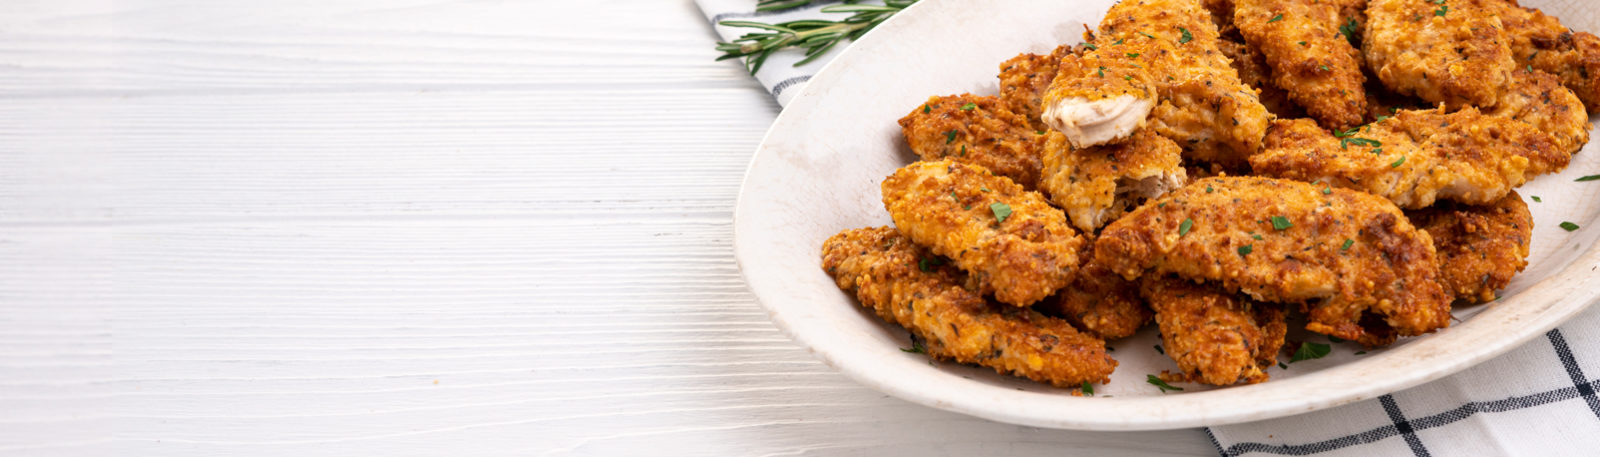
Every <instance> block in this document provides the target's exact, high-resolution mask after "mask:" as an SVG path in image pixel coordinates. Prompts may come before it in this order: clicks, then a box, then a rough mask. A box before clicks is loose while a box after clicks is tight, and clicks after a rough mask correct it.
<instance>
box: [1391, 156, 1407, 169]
mask: <svg viewBox="0 0 1600 457" xmlns="http://www.w3.org/2000/svg"><path fill="white" fill-rule="evenodd" d="M1403 163H1406V156H1400V160H1396V161H1394V163H1391V164H1389V168H1400V164H1403Z"/></svg>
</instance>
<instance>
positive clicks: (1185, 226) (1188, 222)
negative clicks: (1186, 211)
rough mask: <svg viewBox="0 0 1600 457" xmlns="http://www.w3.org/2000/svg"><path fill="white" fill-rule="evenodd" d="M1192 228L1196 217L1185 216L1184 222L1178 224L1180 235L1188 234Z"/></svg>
mask: <svg viewBox="0 0 1600 457" xmlns="http://www.w3.org/2000/svg"><path fill="white" fill-rule="evenodd" d="M1192 228H1194V219H1188V218H1185V219H1184V220H1183V223H1182V224H1178V236H1184V235H1188V234H1189V229H1192Z"/></svg>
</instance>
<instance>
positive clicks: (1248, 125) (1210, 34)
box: [1058, 0, 1272, 165]
mask: <svg viewBox="0 0 1600 457" xmlns="http://www.w3.org/2000/svg"><path fill="white" fill-rule="evenodd" d="M1184 31H1188V34H1189V38H1188V39H1187V41H1185V39H1184V36H1183V32H1184ZM1146 35H1148V36H1154V37H1156V38H1154V39H1151V38H1149V37H1148V36H1146ZM1099 39H1100V40H1101V41H1105V40H1108V39H1109V40H1111V41H1112V42H1115V41H1116V40H1124V42H1125V44H1124V45H1122V46H1127V45H1128V44H1130V43H1146V42H1154V43H1157V44H1159V45H1161V46H1164V47H1170V48H1171V49H1172V50H1171V51H1166V50H1165V49H1162V53H1160V54H1157V55H1156V56H1155V58H1153V59H1150V61H1149V65H1148V68H1147V70H1146V73H1147V74H1148V75H1149V76H1150V77H1151V79H1153V80H1154V81H1155V84H1156V88H1157V91H1158V93H1159V99H1160V100H1159V101H1160V103H1159V104H1157V105H1156V107H1155V109H1154V110H1152V111H1151V114H1150V126H1151V128H1154V129H1155V130H1156V132H1157V133H1160V134H1162V135H1163V136H1166V137H1167V138H1171V139H1172V140H1173V141H1176V142H1177V143H1178V144H1179V145H1180V146H1182V147H1183V148H1184V152H1185V153H1186V154H1187V156H1188V157H1191V158H1194V159H1198V160H1203V161H1208V162H1222V163H1224V164H1229V165H1242V164H1243V163H1244V160H1245V158H1247V157H1249V156H1250V155H1251V154H1254V153H1255V152H1256V147H1257V146H1258V145H1259V144H1260V143H1261V137H1262V136H1263V135H1265V134H1266V129H1267V122H1268V121H1270V120H1271V119H1272V114H1271V113H1268V112H1267V109H1266V107H1265V106H1263V105H1262V104H1261V100H1260V99H1259V98H1258V96H1257V94H1256V91H1255V89H1254V88H1252V87H1250V86H1248V85H1246V84H1245V83H1244V82H1243V81H1241V80H1240V79H1239V73H1238V71H1236V70H1234V69H1233V66H1232V62H1231V61H1230V60H1229V59H1228V57H1227V56H1226V55H1225V54H1223V52H1222V50H1221V48H1220V46H1221V43H1220V41H1219V40H1220V34H1219V32H1218V30H1217V26H1216V24H1214V23H1213V22H1212V20H1211V13H1210V12H1208V11H1207V10H1206V9H1205V8H1203V7H1202V6H1201V3H1200V1H1199V0H1126V1H1123V2H1121V3H1118V4H1116V5H1115V6H1112V7H1111V10H1110V11H1108V12H1107V13H1106V18H1105V21H1104V22H1102V23H1101V24H1100V34H1099ZM1120 48H1121V46H1110V47H1107V46H1101V48H1100V50H1101V51H1102V52H1104V51H1107V50H1110V51H1112V52H1123V51H1122V50H1121V49H1120ZM1058 79H1059V78H1058Z"/></svg>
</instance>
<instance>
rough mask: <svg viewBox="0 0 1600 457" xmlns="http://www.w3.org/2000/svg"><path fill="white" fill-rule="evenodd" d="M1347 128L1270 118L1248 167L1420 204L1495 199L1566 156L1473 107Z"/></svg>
mask: <svg viewBox="0 0 1600 457" xmlns="http://www.w3.org/2000/svg"><path fill="white" fill-rule="evenodd" d="M1346 133H1347V134H1348V136H1346V137H1344V138H1338V137H1335V136H1334V135H1333V134H1330V133H1328V132H1327V131H1325V130H1322V129H1321V128H1319V127H1317V124H1316V123H1314V122H1311V121H1309V120H1306V119H1295V120H1288V121H1285V120H1279V121H1275V122H1274V123H1273V127H1272V130H1271V131H1269V132H1268V133H1267V138H1266V139H1264V140H1263V141H1262V152H1261V153H1260V154H1257V155H1256V156H1254V157H1251V158H1250V165H1251V168H1252V169H1254V170H1255V172H1256V173H1257V174H1260V175H1262V176H1271V177H1277V178H1285V179H1293V180H1296V181H1304V182H1316V183H1322V184H1321V185H1328V184H1331V185H1332V186H1334V187H1341V188H1348V189H1357V190H1362V191H1366V192H1369V193H1372V194H1375V195H1380V196H1383V197H1386V198H1388V199H1390V200H1392V201H1393V202H1394V203H1395V204H1397V205H1400V206H1401V207H1404V208H1425V207H1427V206H1428V205H1432V204H1433V202H1434V201H1435V200H1436V199H1441V198H1442V199H1449V200H1454V201H1458V202H1462V203H1468V204H1487V203H1491V202H1494V201H1497V200H1499V199H1500V198H1501V197H1504V196H1505V195H1506V194H1507V193H1509V192H1511V189H1513V188H1515V187H1517V186H1520V185H1522V184H1523V183H1524V182H1527V180H1528V179H1531V178H1533V177H1534V176H1537V175H1540V174H1545V173H1552V172H1555V171H1559V170H1561V169H1562V168H1565V167H1566V166H1567V162H1568V161H1569V160H1570V159H1571V156H1570V155H1568V154H1566V153H1565V152H1562V151H1561V150H1560V148H1558V147H1557V146H1556V145H1555V143H1553V142H1551V141H1550V137H1549V135H1545V134H1544V133H1542V132H1539V131H1537V130H1535V129H1533V128H1532V127H1531V126H1529V125H1528V124H1525V123H1522V122H1518V121H1513V120H1510V119H1507V118H1503V117H1495V116H1485V115H1483V114H1482V113H1480V112H1478V110H1477V109H1476V108H1467V109H1464V110H1461V111H1457V112H1454V113H1449V114H1446V113H1443V112H1442V110H1436V111H1400V112H1399V113H1397V114H1395V116H1394V117H1393V118H1390V119H1385V120H1384V121H1382V122H1378V123H1376V124H1372V125H1370V126H1368V127H1363V128H1360V129H1357V130H1354V131H1351V132H1346ZM1321 185H1319V186H1321Z"/></svg>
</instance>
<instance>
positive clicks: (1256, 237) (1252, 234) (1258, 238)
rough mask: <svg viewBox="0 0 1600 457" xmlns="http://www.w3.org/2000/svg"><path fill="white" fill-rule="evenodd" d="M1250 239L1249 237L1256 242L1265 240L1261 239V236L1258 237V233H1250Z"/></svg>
mask: <svg viewBox="0 0 1600 457" xmlns="http://www.w3.org/2000/svg"><path fill="white" fill-rule="evenodd" d="M1250 237H1251V238H1255V239H1257V240H1264V239H1266V238H1262V237H1261V235H1260V234H1258V233H1251V234H1250Z"/></svg>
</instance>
